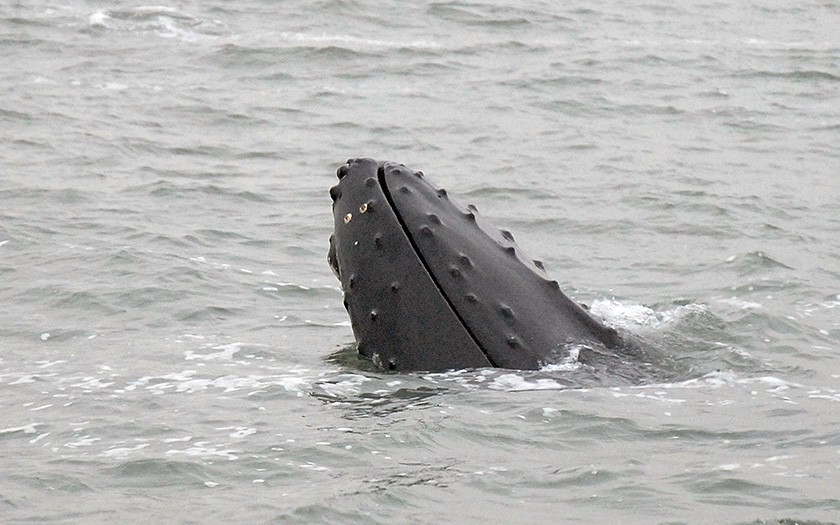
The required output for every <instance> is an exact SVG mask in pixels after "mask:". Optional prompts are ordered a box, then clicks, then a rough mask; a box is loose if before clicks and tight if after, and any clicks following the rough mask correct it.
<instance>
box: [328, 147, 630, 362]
mask: <svg viewBox="0 0 840 525" xmlns="http://www.w3.org/2000/svg"><path fill="white" fill-rule="evenodd" d="M337 174H338V178H339V183H338V185H336V186H334V187H332V188H331V189H330V197H331V198H332V201H333V205H332V208H333V214H334V216H335V231H334V233H333V235H331V236H330V249H329V255H328V257H327V259H328V261H329V264H330V266H331V267H332V268H333V270H334V271H335V273H336V275H337V276H338V278H339V280H340V281H341V286H342V289H343V290H344V306H345V308H346V309H347V312H348V313H349V314H350V321H351V324H352V327H353V333H354V335H355V338H356V342H357V348H358V351H359V353H360V354H361V355H363V356H365V357H367V358H369V359H371V360H372V361H373V362H374V363H375V364H376V365H378V366H379V367H381V368H383V369H385V370H397V371H444V370H450V369H463V368H481V367H498V368H509V369H521V370H533V369H538V368H540V367H542V366H543V365H545V364H547V363H551V362H557V361H559V360H562V359H563V358H564V357H566V356H568V354H569V352H570V349H571V348H572V346H573V345H590V346H592V345H597V346H600V347H606V348H615V347H617V346H621V345H622V340H621V338H620V337H619V335H618V334H617V333H616V331H615V330H614V329H613V328H610V327H608V326H606V325H604V324H603V323H601V322H600V321H598V320H597V319H595V318H593V317H592V316H591V315H590V314H589V313H588V312H587V311H586V309H584V308H583V307H581V306H580V305H579V304H577V303H575V302H574V301H572V300H571V299H569V298H568V297H567V296H566V294H564V293H563V292H562V291H561V290H560V287H559V285H558V283H557V281H554V280H552V279H551V278H550V277H549V276H548V275H547V274H546V273H545V270H544V269H543V265H542V263H540V262H539V261H533V260H531V259H529V258H528V257H527V256H525V254H524V253H523V252H522V250H521V249H520V248H519V247H518V246H517V245H516V243H515V242H514V240H513V236H512V235H511V234H510V232H507V231H504V230H499V229H498V228H496V227H495V226H493V225H492V224H490V223H489V222H488V221H487V220H486V219H484V218H482V217H481V216H480V215H479V214H478V213H477V210H476V209H475V207H473V206H468V207H466V208H464V207H462V206H460V205H458V204H457V203H456V202H454V201H453V200H452V199H451V198H450V197H449V195H448V194H447V192H446V191H445V190H443V189H439V188H437V187H435V186H434V185H432V184H431V183H430V182H428V180H426V178H425V176H424V175H423V173H422V172H419V171H412V170H410V169H408V168H406V167H405V166H404V165H402V164H397V163H393V162H380V161H376V160H373V159H364V158H362V159H351V160H348V161H347V164H345V165H343V166H341V167H340V168H339V169H338V173H337Z"/></svg>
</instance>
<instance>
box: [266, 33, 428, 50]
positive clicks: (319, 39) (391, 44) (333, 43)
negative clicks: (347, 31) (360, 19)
mask: <svg viewBox="0 0 840 525" xmlns="http://www.w3.org/2000/svg"><path fill="white" fill-rule="evenodd" d="M279 37H280V40H281V41H283V42H286V43H291V44H297V45H304V46H309V47H318V48H342V47H344V48H350V49H366V48H388V49H420V50H435V49H439V48H440V47H441V46H440V44H438V43H436V42H432V41H428V40H412V41H408V42H403V41H399V40H379V39H373V38H361V37H355V36H350V35H327V34H320V35H315V34H310V33H285V32H284V33H280V35H279Z"/></svg>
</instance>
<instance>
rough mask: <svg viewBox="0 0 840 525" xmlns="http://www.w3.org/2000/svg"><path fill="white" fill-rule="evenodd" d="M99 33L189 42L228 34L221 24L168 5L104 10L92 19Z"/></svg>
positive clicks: (91, 23)
mask: <svg viewBox="0 0 840 525" xmlns="http://www.w3.org/2000/svg"><path fill="white" fill-rule="evenodd" d="M88 26H89V27H90V28H91V29H96V30H111V31H124V32H129V33H153V34H155V35H157V36H158V37H160V38H177V39H179V40H182V41H185V42H196V41H198V40H201V39H206V38H215V37H218V36H220V35H222V34H223V33H224V28H223V26H222V25H221V22H219V21H216V20H213V21H207V20H201V19H198V18H194V17H192V16H190V15H189V14H187V13H184V12H182V11H179V10H178V9H176V8H174V7H168V6H138V7H134V8H131V9H102V10H99V11H96V12H94V13H92V14H91V15H90V16H89V17H88Z"/></svg>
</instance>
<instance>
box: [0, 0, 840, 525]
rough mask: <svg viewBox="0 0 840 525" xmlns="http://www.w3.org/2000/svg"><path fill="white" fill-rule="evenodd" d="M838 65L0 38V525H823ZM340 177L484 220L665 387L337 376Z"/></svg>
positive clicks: (830, 17)
mask: <svg viewBox="0 0 840 525" xmlns="http://www.w3.org/2000/svg"><path fill="white" fill-rule="evenodd" d="M838 27H840V6H839V5H838V4H837V3H836V2H830V1H807V2H800V3H797V4H795V5H794V4H790V3H789V2H777V1H773V2H761V3H759V2H747V3H745V2H715V3H701V4H697V3H693V2H676V3H675V2H667V3H666V2H661V1H660V2H658V3H657V2H656V1H654V2H652V3H651V2H647V3H642V2H634V3H632V4H627V3H620V2H609V1H596V2H585V3H574V2H572V3H560V4H557V3H552V2H541V1H537V0H521V1H518V2H419V3H416V2H415V3H411V4H406V3H402V2H372V1H366V0H359V1H355V2H343V1H317V2H297V3H291V2H264V1H258V0H243V1H240V2H220V1H218V0H216V1H209V2H201V3H197V2H187V1H181V2H164V3H158V4H149V5H146V4H144V3H142V2H109V3H105V2H90V1H75V0H68V1H64V2H61V3H54V2H41V1H34V2H7V3H4V4H2V5H0V64H2V67H0V93H2V97H0V305H2V306H0V471H2V476H0V521H3V522H7V523H20V522H39V521H43V522H50V523H92V522H108V523H113V522H125V521H136V520H138V519H142V520H143V521H149V522H174V523H232V522H236V523H252V522H293V521H296V522H305V523H318V522H321V523H336V522H341V523H388V524H390V523H408V522H422V523H451V522H467V523H524V522H530V523H793V522H811V523H816V522H821V523H829V522H838V521H840V430H838V429H840V317H838V311H840V284H839V283H840V262H838V261H840V234H838V232H839V231H840V179H838V176H840V175H839V174H840V152H839V151H840V150H838V147H837V144H838V143H840V40H838V36H837V35H838V32H837V28H838ZM355 156H371V157H375V158H381V159H391V160H395V161H399V162H403V163H405V164H407V165H408V166H410V167H412V168H414V169H422V170H423V171H424V172H425V173H426V174H427V175H428V176H429V177H430V179H432V180H433V181H434V182H435V183H436V184H437V185H439V186H444V187H446V188H447V189H448V190H449V192H450V195H452V196H454V198H456V199H457V200H458V201H460V202H462V203H468V202H469V203H474V204H476V205H477V206H478V208H479V209H480V210H481V211H482V212H483V214H484V215H485V216H487V217H488V218H489V219H490V220H492V221H493V222H494V223H496V224H497V225H498V226H500V227H505V228H507V229H510V230H511V231H513V232H514V234H515V235H516V237H517V241H518V243H519V245H520V246H522V247H523V249H524V250H526V251H527V252H528V254H529V255H530V256H532V257H534V258H538V259H541V260H543V261H545V265H546V269H547V270H548V272H549V274H551V275H552V276H554V277H555V278H556V279H558V281H559V282H560V283H561V287H562V288H563V289H564V290H565V291H566V293H567V294H569V295H570V296H572V297H573V298H575V299H576V300H578V301H581V302H584V303H586V304H589V305H590V306H591V307H592V311H593V312H594V313H595V314H596V315H598V316H599V317H601V318H603V319H604V320H605V322H607V323H608V324H610V325H612V326H615V327H617V328H618V329H620V330H622V331H624V332H625V333H628V334H630V335H631V336H632V337H635V338H638V339H639V340H640V341H642V342H644V344H645V345H646V348H650V349H652V350H651V351H652V352H655V356H656V358H655V359H656V364H657V365H658V366H660V367H663V368H667V369H668V370H671V371H674V374H673V375H669V376H668V379H667V380H662V379H661V378H658V377H655V376H653V375H652V376H651V377H650V378H649V380H648V381H642V382H641V384H636V383H634V384H627V383H626V382H623V381H621V380H620V378H615V382H611V379H610V377H609V376H606V377H604V376H598V377H599V379H600V380H602V381H601V384H587V385H586V387H585V388H581V385H580V384H579V383H576V380H575V378H576V377H582V376H584V375H585V374H586V373H587V370H586V369H585V365H582V364H581V363H574V362H568V363H559V364H557V365H556V366H555V368H553V369H552V368H551V367H549V369H546V370H544V371H542V372H539V373H524V372H516V371H509V370H477V371H455V372H450V373H446V374H384V373H379V372H376V371H373V370H371V369H370V368H368V367H367V366H366V365H365V364H364V363H362V362H359V361H358V360H356V359H355V358H354V357H353V354H354V352H353V348H352V343H353V335H352V332H351V329H350V325H349V320H348V317H347V315H346V312H345V311H344V308H343V307H342V294H341V290H340V289H339V285H338V281H337V280H336V279H335V278H334V276H333V275H332V273H331V272H330V269H329V267H328V265H327V264H326V260H325V257H326V251H327V238H328V236H329V234H330V231H331V229H332V214H331V212H330V200H329V197H328V195H327V189H328V188H329V187H330V186H331V185H333V184H334V182H335V180H336V179H335V169H336V168H337V167H338V166H339V165H341V164H342V163H343V162H344V160H345V159H347V158H348V157H355ZM785 520H790V521H785Z"/></svg>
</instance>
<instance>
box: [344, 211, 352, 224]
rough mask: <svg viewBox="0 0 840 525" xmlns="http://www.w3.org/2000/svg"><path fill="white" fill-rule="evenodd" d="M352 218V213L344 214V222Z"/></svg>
mask: <svg viewBox="0 0 840 525" xmlns="http://www.w3.org/2000/svg"><path fill="white" fill-rule="evenodd" d="M352 220H353V214H352V213H348V214H347V215H345V216H344V224H347V223H348V222H350V221H352Z"/></svg>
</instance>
